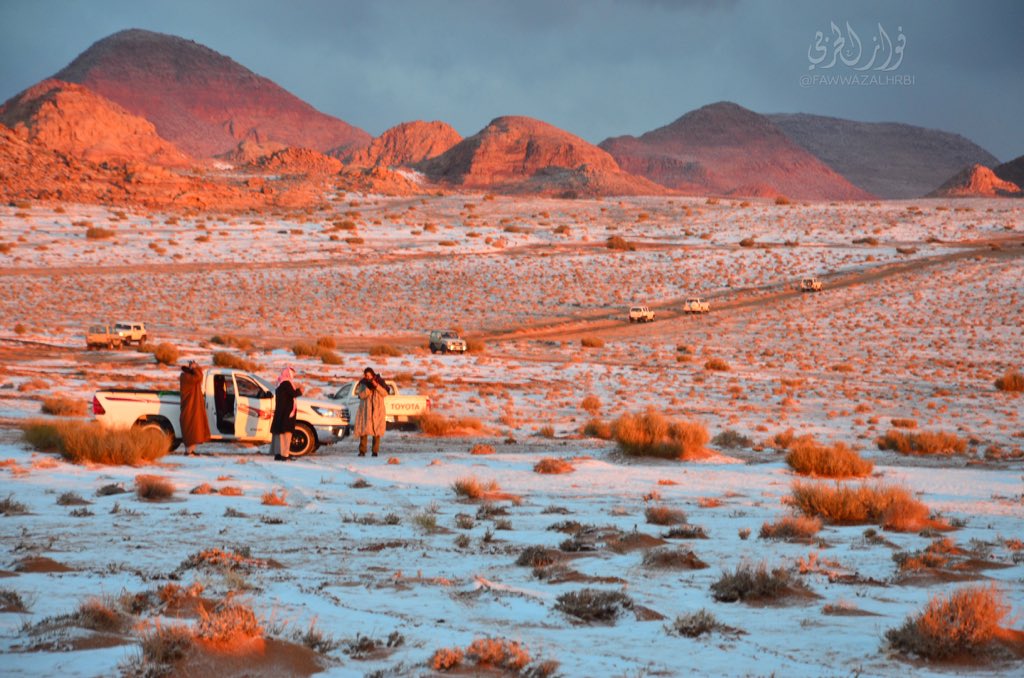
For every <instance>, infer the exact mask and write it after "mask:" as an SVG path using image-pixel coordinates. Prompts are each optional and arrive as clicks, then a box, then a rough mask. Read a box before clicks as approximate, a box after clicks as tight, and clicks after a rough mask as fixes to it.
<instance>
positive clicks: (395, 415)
mask: <svg viewBox="0 0 1024 678" xmlns="http://www.w3.org/2000/svg"><path fill="white" fill-rule="evenodd" d="M384 383H386V384H387V385H388V395H386V396H384V421H385V423H386V425H387V426H388V427H393V426H394V427H409V426H415V425H416V420H417V419H419V418H420V417H421V416H423V415H424V414H426V413H427V412H429V411H430V398H428V397H427V396H421V395H412V394H402V393H399V391H398V387H397V386H395V384H394V382H392V381H388V380H385V381H384ZM358 384H359V382H358V381H353V382H351V383H348V384H345V385H344V386H342V387H341V388H339V389H338V390H337V392H336V393H335V394H334V395H331V396H328V397H329V398H330V399H331V400H333V401H335V402H341V403H343V404H344V405H345V407H347V408H348V411H349V412H351V413H352V416H353V417H354V416H355V413H356V412H357V411H358V410H359V396H357V395H356V386H357V385H358Z"/></svg>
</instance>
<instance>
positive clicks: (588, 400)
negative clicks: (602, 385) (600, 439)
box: [580, 394, 601, 417]
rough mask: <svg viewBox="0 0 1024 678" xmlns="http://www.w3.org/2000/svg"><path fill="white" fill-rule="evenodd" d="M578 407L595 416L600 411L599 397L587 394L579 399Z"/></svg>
mask: <svg viewBox="0 0 1024 678" xmlns="http://www.w3.org/2000/svg"><path fill="white" fill-rule="evenodd" d="M580 409H581V410H583V411H584V412H586V413H587V414H589V415H590V416H592V417H596V416H597V413H598V412H600V411H601V399H600V398H598V397H597V396H596V395H593V394H591V395H588V396H586V397H585V398H584V399H583V400H581V401H580Z"/></svg>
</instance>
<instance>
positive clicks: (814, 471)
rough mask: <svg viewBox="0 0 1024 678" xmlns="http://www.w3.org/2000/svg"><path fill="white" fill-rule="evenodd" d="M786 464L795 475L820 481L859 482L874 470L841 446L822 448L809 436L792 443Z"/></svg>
mask: <svg viewBox="0 0 1024 678" xmlns="http://www.w3.org/2000/svg"><path fill="white" fill-rule="evenodd" d="M786 463H787V464H789V465H790V466H791V467H792V468H793V470H794V471H796V472H797V473H801V474H803V475H812V476H820V477H823V478H863V477H864V476H866V475H870V473H871V471H873V470H874V468H875V465H874V464H873V463H871V462H870V461H867V460H865V459H862V458H861V456H860V455H859V454H857V452H856V451H854V450H852V449H850V447H848V446H847V445H845V444H844V443H834V444H832V445H823V444H821V443H819V442H818V441H816V440H815V439H814V438H813V437H812V436H801V437H800V438H797V439H796V440H795V441H793V443H792V444H791V445H790V447H789V453H788V454H787V455H786Z"/></svg>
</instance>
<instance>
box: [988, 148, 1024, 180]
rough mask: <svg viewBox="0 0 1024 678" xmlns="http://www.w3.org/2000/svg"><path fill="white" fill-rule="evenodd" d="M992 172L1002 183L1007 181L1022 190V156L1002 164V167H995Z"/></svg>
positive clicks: (1023, 156)
mask: <svg viewBox="0 0 1024 678" xmlns="http://www.w3.org/2000/svg"><path fill="white" fill-rule="evenodd" d="M992 171H993V172H995V173H996V176H997V177H999V178H1000V179H1002V180H1003V181H1009V182H1011V183H1014V184H1017V185H1018V186H1020V187H1022V188H1024V155H1022V156H1020V157H1019V158H1015V159H1013V160H1011V161H1009V162H1004V163H1003V164H1002V165H998V166H996V167H995V168H994V169H993V170H992Z"/></svg>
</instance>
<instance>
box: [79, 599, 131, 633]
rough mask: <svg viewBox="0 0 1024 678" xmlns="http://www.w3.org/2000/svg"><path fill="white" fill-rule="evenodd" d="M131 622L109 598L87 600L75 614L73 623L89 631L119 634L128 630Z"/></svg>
mask: <svg viewBox="0 0 1024 678" xmlns="http://www.w3.org/2000/svg"><path fill="white" fill-rule="evenodd" d="M131 621H132V620H131V617H130V616H129V615H126V614H125V613H124V612H122V611H121V610H120V609H119V606H118V605H117V603H116V602H115V601H114V600H113V599H112V598H109V597H103V598H98V597H95V596H93V597H90V598H87V599H86V600H85V601H84V602H83V603H82V604H81V605H79V606H78V610H77V611H76V612H75V623H76V624H78V625H79V626H81V627H82V628H83V629H89V630H91V631H105V632H109V633H121V632H123V631H125V630H127V629H128V627H129V626H130V624H131Z"/></svg>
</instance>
